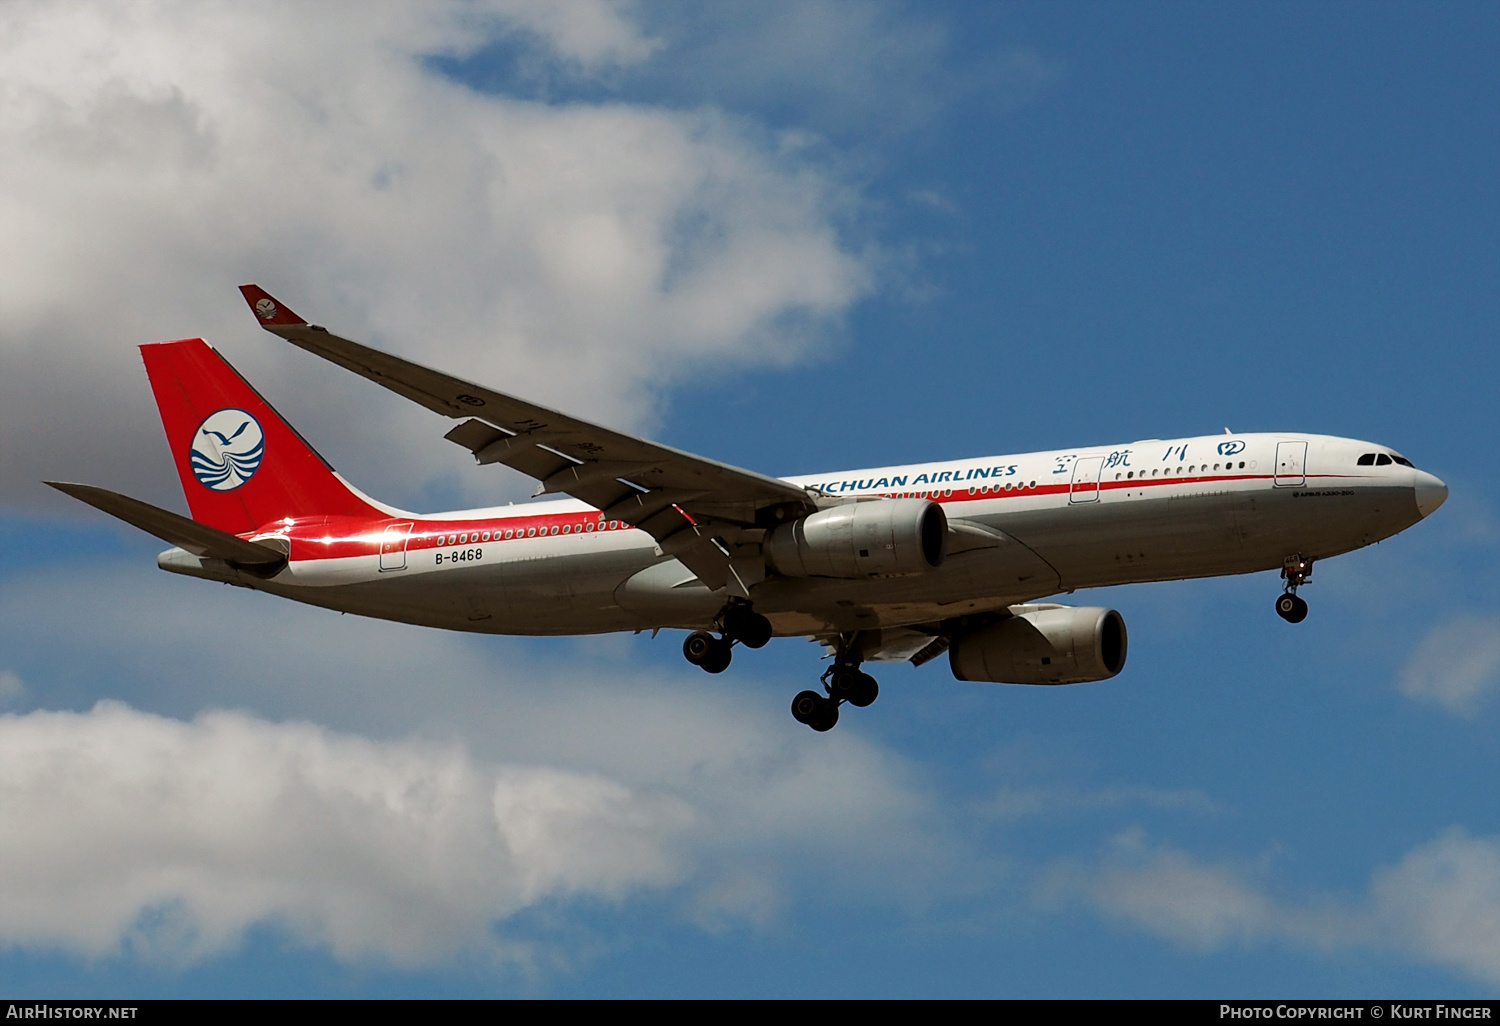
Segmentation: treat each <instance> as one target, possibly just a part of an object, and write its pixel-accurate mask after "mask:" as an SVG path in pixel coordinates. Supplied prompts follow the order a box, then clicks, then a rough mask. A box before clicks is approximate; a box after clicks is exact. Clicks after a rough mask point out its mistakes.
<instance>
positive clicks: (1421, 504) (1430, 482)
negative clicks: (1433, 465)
mask: <svg viewBox="0 0 1500 1026" xmlns="http://www.w3.org/2000/svg"><path fill="white" fill-rule="evenodd" d="M1414 487H1415V490H1416V493H1417V512H1418V513H1420V514H1422V515H1423V516H1424V517H1425V516H1430V515H1431V514H1432V511H1433V510H1435V509H1437V508H1438V507H1439V506H1441V505H1442V504H1443V503H1444V502H1445V501H1447V498H1448V486H1447V485H1445V484H1443V482H1441V481H1439V480H1438V479H1437V478H1436V477H1433V476H1432V475H1431V474H1429V473H1427V471H1425V470H1419V471H1417V476H1416V480H1415V482H1414Z"/></svg>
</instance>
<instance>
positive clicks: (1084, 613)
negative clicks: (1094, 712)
mask: <svg viewBox="0 0 1500 1026" xmlns="http://www.w3.org/2000/svg"><path fill="white" fill-rule="evenodd" d="M1014 608H1015V612H1014V615H1012V616H1008V617H1006V618H1005V619H1004V620H1001V621H1000V622H999V623H994V624H991V625H989V626H988V627H983V628H980V629H979V630H977V631H975V632H974V633H972V634H964V635H961V636H960V637H958V638H957V639H956V640H955V641H954V642H953V644H952V646H951V647H950V648H949V649H948V662H949V665H950V666H952V667H953V676H955V677H957V678H958V679H959V680H985V681H993V682H995V683H997V684H1078V683H1081V682H1083V681H1089V680H1104V679H1106V678H1108V677H1113V676H1114V675H1115V674H1117V673H1119V672H1120V670H1121V669H1122V668H1123V667H1124V666H1125V650H1126V647H1127V644H1126V636H1125V618H1124V617H1122V616H1121V615H1120V614H1119V613H1117V612H1115V611H1114V610H1113V609H1101V608H1099V607H1098V606H1084V607H1079V608H1074V607H1071V606H1029V607H1028V606H1017V607H1014Z"/></svg>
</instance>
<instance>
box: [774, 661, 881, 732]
mask: <svg viewBox="0 0 1500 1026" xmlns="http://www.w3.org/2000/svg"><path fill="white" fill-rule="evenodd" d="M822 681H823V690H824V691H826V692H827V695H820V694H818V693H817V692H816V691H802V692H799V693H798V694H797V697H796V698H794V699H792V719H794V720H796V721H797V722H798V723H805V724H807V725H808V726H809V727H811V728H812V729H813V730H816V731H820V732H821V731H825V730H832V729H833V726H834V724H836V723H838V721H839V705H840V704H842V703H844V702H848V703H849V704H850V705H852V706H854V707H855V708H857V709H863V708H864V707H865V706H867V705H869V704H870V703H871V702H873V701H875V699H876V698H878V697H880V685H879V684H877V683H876V682H875V678H874V677H871V676H870V675H869V674H868V673H864V672H862V671H861V670H860V668H859V663H858V662H857V661H856V660H855V659H853V658H851V657H850V654H849V652H848V646H846V645H842V644H841V645H840V652H839V655H838V657H837V658H836V659H834V662H833V665H832V666H830V667H829V668H828V669H826V670H824V671H823V678H822Z"/></svg>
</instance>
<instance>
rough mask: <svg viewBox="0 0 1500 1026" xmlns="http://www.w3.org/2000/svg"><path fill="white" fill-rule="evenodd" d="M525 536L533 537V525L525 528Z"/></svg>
mask: <svg viewBox="0 0 1500 1026" xmlns="http://www.w3.org/2000/svg"><path fill="white" fill-rule="evenodd" d="M526 537H528V538H535V537H536V528H534V527H528V528H527V529H526Z"/></svg>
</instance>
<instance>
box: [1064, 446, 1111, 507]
mask: <svg viewBox="0 0 1500 1026" xmlns="http://www.w3.org/2000/svg"><path fill="white" fill-rule="evenodd" d="M1103 472H1104V457H1103V456H1085V457H1083V459H1080V460H1074V461H1073V487H1072V488H1071V489H1069V491H1068V501H1069V502H1070V503H1075V504H1076V503H1080V502H1098V501H1099V477H1100V475H1101V474H1103Z"/></svg>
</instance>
